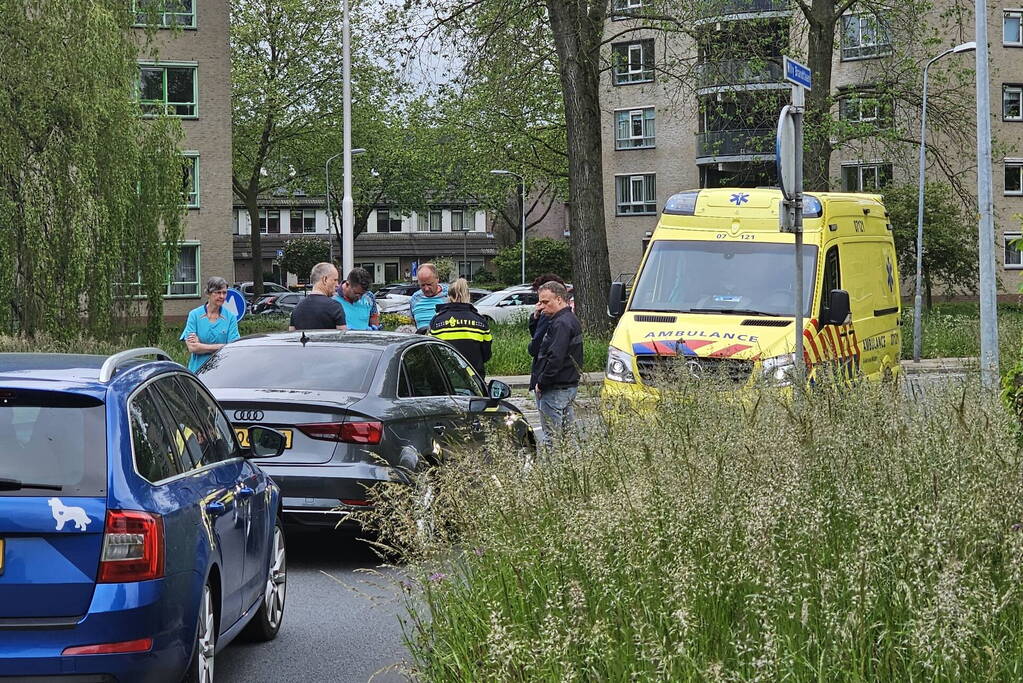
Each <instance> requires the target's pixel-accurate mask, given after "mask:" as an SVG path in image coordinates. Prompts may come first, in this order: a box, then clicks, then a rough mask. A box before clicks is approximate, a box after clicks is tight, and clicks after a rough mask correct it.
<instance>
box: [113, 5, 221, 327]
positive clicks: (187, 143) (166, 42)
mask: <svg viewBox="0 0 1023 683" xmlns="http://www.w3.org/2000/svg"><path fill="white" fill-rule="evenodd" d="M132 2H133V9H134V10H135V12H136V18H137V21H138V24H137V28H136V29H135V30H136V31H138V32H139V34H140V35H139V38H140V44H142V45H146V41H145V38H144V36H142V35H141V34H142V31H143V27H144V26H145V25H147V24H148V25H155V28H156V30H155V31H154V35H153V38H152V42H151V43H150V44H149V45H148V46H146V47H144V48H143V49H142V50H141V51H140V54H139V58H138V63H139V100H140V102H141V106H142V115H143V116H156V115H161V114H166V115H168V116H173V117H176V118H178V119H179V120H180V121H181V129H182V131H183V133H184V137H183V140H182V143H181V148H182V154H183V157H184V158H183V160H182V161H183V164H184V171H183V173H184V182H185V186H186V194H187V200H186V201H187V205H188V216H187V219H186V221H185V232H184V237H183V240H182V243H181V246H180V250H179V252H178V257H177V260H176V263H175V264H174V269H173V271H172V274H171V278H170V281H169V282H168V283H167V294H166V300H165V302H164V315H165V316H166V317H167V318H170V319H180V318H184V317H185V316H186V315H187V314H188V311H190V310H191V309H193V308H195V307H196V306H198V305H199V304H200V303H201V300H202V296H203V288H204V284H205V281H206V279H207V278H209V277H211V276H214V275H219V276H221V277H223V278H225V279H227V280H231V279H232V278H233V277H234V261H233V258H232V245H231V233H230V230H229V226H230V224H231V211H232V195H231V49H230V21H229V19H230V18H229V6H228V3H227V2H223V1H222V0H220V1H212V0H132Z"/></svg>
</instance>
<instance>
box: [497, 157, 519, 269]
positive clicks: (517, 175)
mask: <svg viewBox="0 0 1023 683" xmlns="http://www.w3.org/2000/svg"><path fill="white" fill-rule="evenodd" d="M491 173H493V174H494V175H513V176H515V177H516V178H518V179H519V186H520V187H521V196H520V199H521V201H522V204H520V208H519V215H520V217H521V220H522V282H523V284H524V283H525V282H526V179H525V178H523V177H522V176H520V175H519V174H518V173H514V172H512V171H506V170H503V169H496V168H495V169H494V170H492V171H491Z"/></svg>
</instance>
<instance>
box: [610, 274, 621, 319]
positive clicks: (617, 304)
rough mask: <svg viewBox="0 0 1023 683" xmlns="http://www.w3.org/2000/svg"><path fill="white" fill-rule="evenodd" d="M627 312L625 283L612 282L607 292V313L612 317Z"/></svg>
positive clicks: (618, 316) (617, 316)
mask: <svg viewBox="0 0 1023 683" xmlns="http://www.w3.org/2000/svg"><path fill="white" fill-rule="evenodd" d="M624 313H625V283H624V282H612V283H611V289H610V291H609V292H608V294H607V314H608V316H610V317H612V318H620V317H622V315H623V314H624Z"/></svg>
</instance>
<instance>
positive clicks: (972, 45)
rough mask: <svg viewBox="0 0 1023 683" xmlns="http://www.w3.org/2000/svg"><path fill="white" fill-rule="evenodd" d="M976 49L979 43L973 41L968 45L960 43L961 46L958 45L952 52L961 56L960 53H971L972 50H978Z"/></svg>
mask: <svg viewBox="0 0 1023 683" xmlns="http://www.w3.org/2000/svg"><path fill="white" fill-rule="evenodd" d="M976 49H977V43H976V42H975V41H973V40H971V41H970V42H968V43H960V44H959V45H956V46H955V47H954V48H952V52H953V53H955V54H959V53H960V52H970V51H971V50H976Z"/></svg>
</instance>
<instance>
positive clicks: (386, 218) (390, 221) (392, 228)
mask: <svg viewBox="0 0 1023 683" xmlns="http://www.w3.org/2000/svg"><path fill="white" fill-rule="evenodd" d="M377 232H401V214H400V213H398V212H397V211H393V210H389V209H377Z"/></svg>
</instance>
